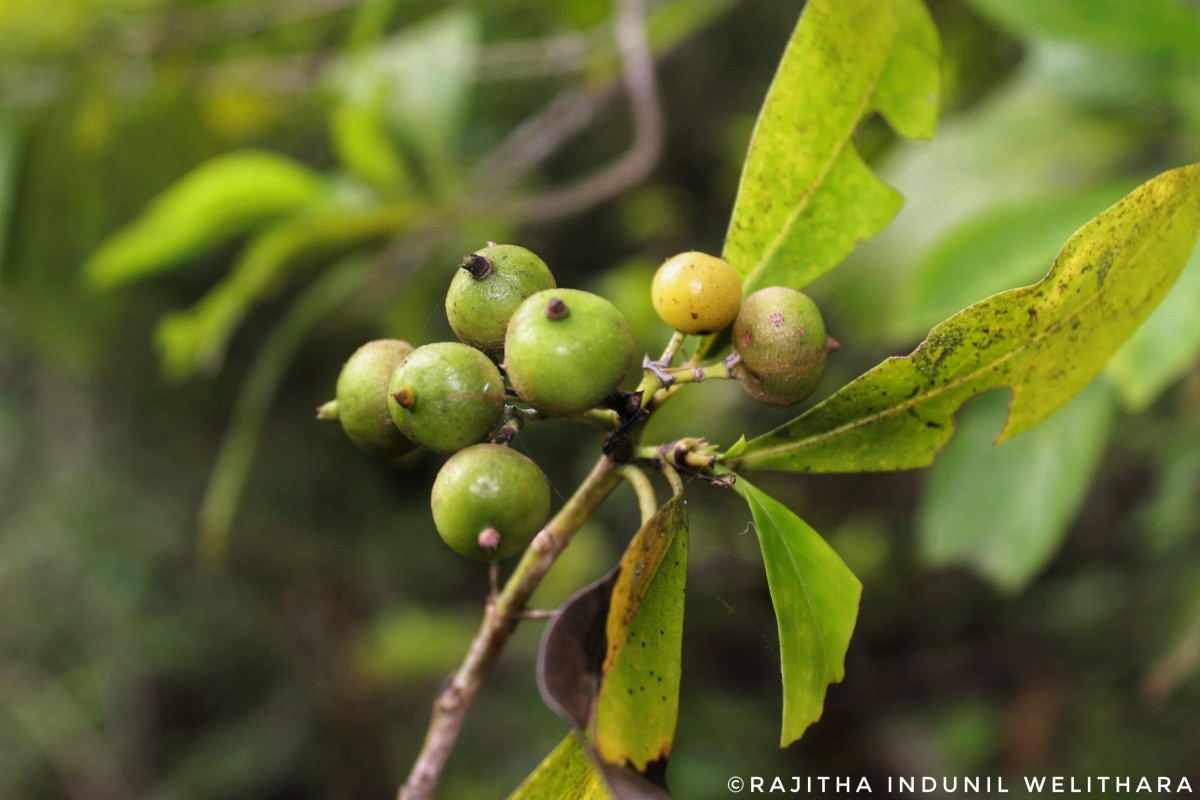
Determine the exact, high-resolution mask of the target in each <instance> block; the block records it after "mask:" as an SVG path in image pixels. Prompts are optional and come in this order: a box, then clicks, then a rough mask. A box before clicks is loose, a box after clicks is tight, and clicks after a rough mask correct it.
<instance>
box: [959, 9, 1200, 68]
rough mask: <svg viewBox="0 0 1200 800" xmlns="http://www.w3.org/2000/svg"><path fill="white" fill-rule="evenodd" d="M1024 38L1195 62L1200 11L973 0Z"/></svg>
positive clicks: (1199, 42)
mask: <svg viewBox="0 0 1200 800" xmlns="http://www.w3.org/2000/svg"><path fill="white" fill-rule="evenodd" d="M971 4H972V5H973V6H975V7H976V8H977V9H979V11H980V12H982V13H983V14H985V15H986V16H988V17H989V18H991V19H992V20H993V21H994V22H996V23H997V24H999V25H1001V26H1002V27H1004V28H1007V29H1008V30H1010V31H1013V32H1014V33H1017V34H1019V35H1021V36H1029V37H1035V38H1038V37H1042V38H1052V39H1076V40H1079V41H1084V42H1090V43H1092V44H1097V45H1101V46H1103V47H1112V48H1117V49H1126V50H1137V51H1142V52H1147V53H1160V54H1165V55H1181V56H1190V57H1195V56H1196V55H1197V54H1200V10H1197V9H1196V8H1194V7H1191V8H1189V7H1188V5H1187V4H1186V3H1184V2H1181V0H1137V2H1130V0H971Z"/></svg>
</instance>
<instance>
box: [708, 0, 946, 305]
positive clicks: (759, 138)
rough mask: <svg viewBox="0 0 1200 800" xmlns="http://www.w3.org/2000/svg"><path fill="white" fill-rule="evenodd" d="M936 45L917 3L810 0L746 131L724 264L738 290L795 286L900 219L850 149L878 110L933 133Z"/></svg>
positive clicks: (907, 131)
mask: <svg viewBox="0 0 1200 800" xmlns="http://www.w3.org/2000/svg"><path fill="white" fill-rule="evenodd" d="M939 50H940V48H939V44H938V39H937V31H936V30H935V28H934V26H933V23H932V21H931V20H930V18H929V15H928V12H927V11H926V10H925V7H924V6H923V5H922V4H921V2H920V0H811V2H809V3H808V5H807V7H806V8H805V10H804V14H803V16H802V17H801V18H800V23H799V25H798V26H797V28H796V31H795V33H794V34H793V35H792V39H791V41H790V42H789V44H788V47H787V51H786V52H785V53H784V56H783V60H782V62H781V63H780V66H779V71H778V73H777V74H776V76H775V80H774V82H773V83H772V85H771V89H770V92H769V94H768V95H767V99H766V102H765V103H764V105H763V108H762V112H761V114H760V116H759V118H758V123H757V125H756V126H755V129H754V136H753V139H752V140H751V143H750V151H749V153H748V154H747V156H746V165H745V168H744V169H743V172H742V179H741V185H740V186H739V187H738V196H737V201H736V204H735V206H734V211H733V216H732V218H731V219H730V224H729V233H728V236H727V238H726V241H725V251H724V257H725V259H726V260H727V261H729V263H730V264H731V265H733V267H734V269H736V270H737V271H738V273H739V274H740V275H742V277H743V282H744V285H745V289H746V291H747V292H751V291H754V290H755V289H758V288H761V287H763V286H771V285H785V286H791V287H793V288H801V287H802V286H804V285H805V284H807V283H809V282H810V281H812V280H813V279H814V278H816V277H818V276H819V275H821V274H822V273H824V272H827V271H828V270H829V269H831V268H832V267H834V266H835V265H836V264H837V263H838V262H839V261H841V260H842V259H843V258H845V256H846V255H847V254H848V253H849V252H850V251H851V250H852V249H853V248H854V246H855V244H856V243H858V242H859V241H861V240H863V239H866V238H869V237H871V236H874V235H875V234H877V233H878V232H879V231H881V230H882V229H883V228H884V226H886V225H887V224H888V222H889V221H891V219H892V217H894V216H895V215H896V212H897V211H899V210H900V205H901V203H902V198H901V197H900V195H899V194H898V193H897V192H896V191H895V190H893V189H891V188H890V187H888V186H887V185H885V184H884V183H883V182H882V181H880V180H879V178H877V177H875V175H874V174H873V173H872V172H871V171H870V170H869V169H868V168H867V166H866V164H865V163H863V160H862V158H861V157H860V156H859V154H858V151H857V150H856V149H855V147H854V143H853V137H854V133H855V131H856V129H857V128H858V125H859V123H860V122H861V121H862V119H863V118H864V117H865V116H867V115H868V114H870V113H871V112H873V111H878V112H879V113H881V114H882V115H883V116H884V117H886V118H887V120H888V122H890V123H891V125H892V127H893V128H895V129H896V130H897V131H898V132H899V133H901V134H903V135H905V136H909V137H921V138H928V137H930V136H932V135H933V128H934V122H935V120H936V117H937V93H938V60H939V57H940V56H939Z"/></svg>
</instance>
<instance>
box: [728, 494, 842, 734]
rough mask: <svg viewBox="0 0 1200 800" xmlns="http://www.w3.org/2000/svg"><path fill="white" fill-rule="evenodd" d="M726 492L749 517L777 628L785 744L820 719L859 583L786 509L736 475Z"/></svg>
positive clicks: (835, 678) (837, 671)
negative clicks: (742, 501) (742, 503)
mask: <svg viewBox="0 0 1200 800" xmlns="http://www.w3.org/2000/svg"><path fill="white" fill-rule="evenodd" d="M733 488H734V489H735V490H736V491H737V492H738V494H740V495H741V496H742V497H743V498H745V500H746V502H747V503H748V504H749V506H750V513H751V514H752V515H753V517H754V527H755V528H756V529H757V531H758V543H759V546H760V547H762V554H763V564H764V565H765V566H766V569H767V585H768V586H769V587H770V590H771V603H772V604H773V605H774V606H775V616H776V618H777V620H778V623H779V657H780V661H781V665H780V666H781V671H782V673H783V731H782V733H781V734H780V740H779V743H780V746H781V747H787V746H788V745H789V744H791V743H792V742H794V741H796V740H797V739H799V738H800V736H801V735H803V733H804V731H805V729H806V728H808V726H809V725H811V724H812V723H814V722H816V721H817V720H818V719H820V717H821V712H822V710H823V709H824V706H825V692H826V690H827V688H828V687H829V685H830V684H832V683H840V682H841V680H842V678H843V676H844V675H845V660H846V648H847V647H849V646H850V635H851V634H852V633H853V632H854V622H855V620H856V619H857V617H858V601H859V598H860V597H861V596H862V584H861V583H859V581H858V578H856V577H854V573H852V572H851V571H850V569H849V568H848V567H847V566H846V565H845V564H844V563H843V562H842V559H841V558H839V557H838V554H837V553H835V552H834V551H833V548H831V547H830V546H829V545H828V544H826V542H825V540H824V539H822V538H821V537H820V535H818V534H817V532H816V531H814V530H813V529H812V528H810V527H809V526H808V524H807V523H805V522H804V520H802V519H800V518H799V517H798V516H796V515H795V514H794V513H792V511H791V510H790V509H788V508H787V507H786V506H784V505H783V504H781V503H779V502H778V501H777V500H775V499H773V498H771V497H770V496H768V495H767V494H765V493H763V492H762V491H760V490H758V489H756V488H755V487H754V486H751V485H750V483H749V482H747V481H746V480H744V479H743V478H741V477H740V476H739V477H738V479H737V482H736V483H734V486H733Z"/></svg>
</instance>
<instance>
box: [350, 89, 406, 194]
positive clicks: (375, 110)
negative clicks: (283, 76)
mask: <svg viewBox="0 0 1200 800" xmlns="http://www.w3.org/2000/svg"><path fill="white" fill-rule="evenodd" d="M329 126H330V129H331V131H332V133H333V146H334V149H335V150H336V151H337V155H338V160H340V161H341V162H342V164H343V165H344V166H345V167H346V169H348V170H350V172H352V173H354V175H356V176H357V177H358V178H359V180H361V181H363V182H364V183H366V184H367V185H368V186H374V187H376V188H378V189H382V190H383V191H385V192H388V193H392V194H398V193H400V192H402V191H404V190H405V189H407V188H409V187H410V186H411V184H412V179H411V176H410V175H409V172H408V167H407V166H406V165H405V163H404V161H403V159H402V158H401V157H400V154H399V153H398V152H397V150H396V149H395V147H394V146H393V144H392V140H391V138H390V137H389V136H388V130H387V125H386V124H385V111H384V108H383V99H382V96H380V98H379V99H378V100H373V99H364V100H360V101H355V102H345V103H342V104H340V105H339V106H338V107H337V108H335V109H334V110H333V111H332V112H331V113H330V117H329Z"/></svg>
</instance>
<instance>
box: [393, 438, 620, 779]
mask: <svg viewBox="0 0 1200 800" xmlns="http://www.w3.org/2000/svg"><path fill="white" fill-rule="evenodd" d="M618 481H619V479H618V476H617V472H616V469H615V465H614V464H613V462H612V461H610V460H609V459H608V458H606V457H601V459H600V460H599V461H598V462H596V466H595V467H594V468H593V469H592V471H591V474H589V475H588V476H587V478H586V479H584V481H583V483H581V484H580V485H579V488H578V489H576V490H575V494H573V495H571V498H570V499H569V500H567V502H566V504H565V505H564V506H563V507H562V509H560V510H559V512H558V513H557V514H555V515H554V518H553V519H551V520H550V522H548V523H547V524H546V526H545V527H544V528H542V530H541V532H539V533H538V535H537V536H536V537H535V538H534V540H533V543H532V544H531V545H530V546H529V549H528V550H526V551H525V555H524V556H523V557H522V558H521V561H520V563H519V564H517V568H516V569H515V570H514V571H513V574H512V575H511V576H510V577H509V579H508V582H507V583H505V585H504V590H503V591H502V592H500V595H499V596H498V597H497V598H496V601H495V602H494V603H489V604H488V606H487V609H486V610H485V612H484V616H483V624H482V625H481V626H480V628H479V632H478V633H477V634H476V635H475V638H474V640H473V641H472V642H471V646H470V649H469V650H468V651H467V656H466V658H465V659H463V663H462V665H461V666H460V667H459V668H458V671H457V672H455V673H454V677H452V678H451V679H450V682H449V683H448V684H446V687H445V688H444V689H443V690H442V692H441V694H440V695H438V698H437V700H436V701H435V702H434V704H433V717H432V719H431V720H430V722H429V730H428V732H427V733H426V734H425V743H424V745H423V746H422V748H421V754H420V755H419V756H418V757H417V761H416V763H415V764H414V765H413V768H412V772H410V773H409V775H408V780H406V781H405V782H404V785H403V786H401V787H400V792H399V794H398V800H429V799H430V798H432V797H433V792H434V790H435V789H436V788H437V783H438V779H439V778H440V777H441V774H442V770H443V769H444V768H445V766H446V761H447V760H448V759H449V758H450V753H451V752H452V751H453V749H454V743H455V742H456V741H457V740H458V735H459V732H460V731H461V730H462V726H463V722H464V720H465V719H466V716H467V712H468V711H469V710H470V709H471V706H472V705H473V704H474V702H475V699H476V698H477V697H478V696H479V690H480V688H481V687H482V686H483V684H484V681H485V680H486V679H487V677H488V675H490V674H491V671H492V668H493V667H494V666H495V665H496V661H497V659H498V658H499V657H500V652H501V651H502V650H503V649H504V645H505V643H506V642H507V641H508V637H509V636H511V635H512V632H513V631H514V630H516V628H517V624H518V623H519V622H520V620H521V617H522V614H523V612H524V610H525V604H526V603H527V602H529V597H530V595H532V594H533V591H534V589H536V588H537V586H538V584H539V583H540V582H541V580H542V577H543V576H544V575H545V574H546V572H547V570H549V569H550V567H551V566H552V565H553V564H554V561H555V560H556V559H557V558H558V554H559V553H561V552H562V549H563V548H564V547H565V546H566V545H567V542H569V541H570V539H571V536H573V535H574V534H575V532H576V531H577V530H579V528H580V526H581V525H583V523H584V522H586V521H587V520H588V518H589V517H591V515H592V514H593V513H594V512H595V510H596V508H597V507H599V505H600V504H601V503H602V502H604V499H605V498H606V497H608V495H609V494H611V493H612V490H613V489H615V488H616V487H617V485H618Z"/></svg>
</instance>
